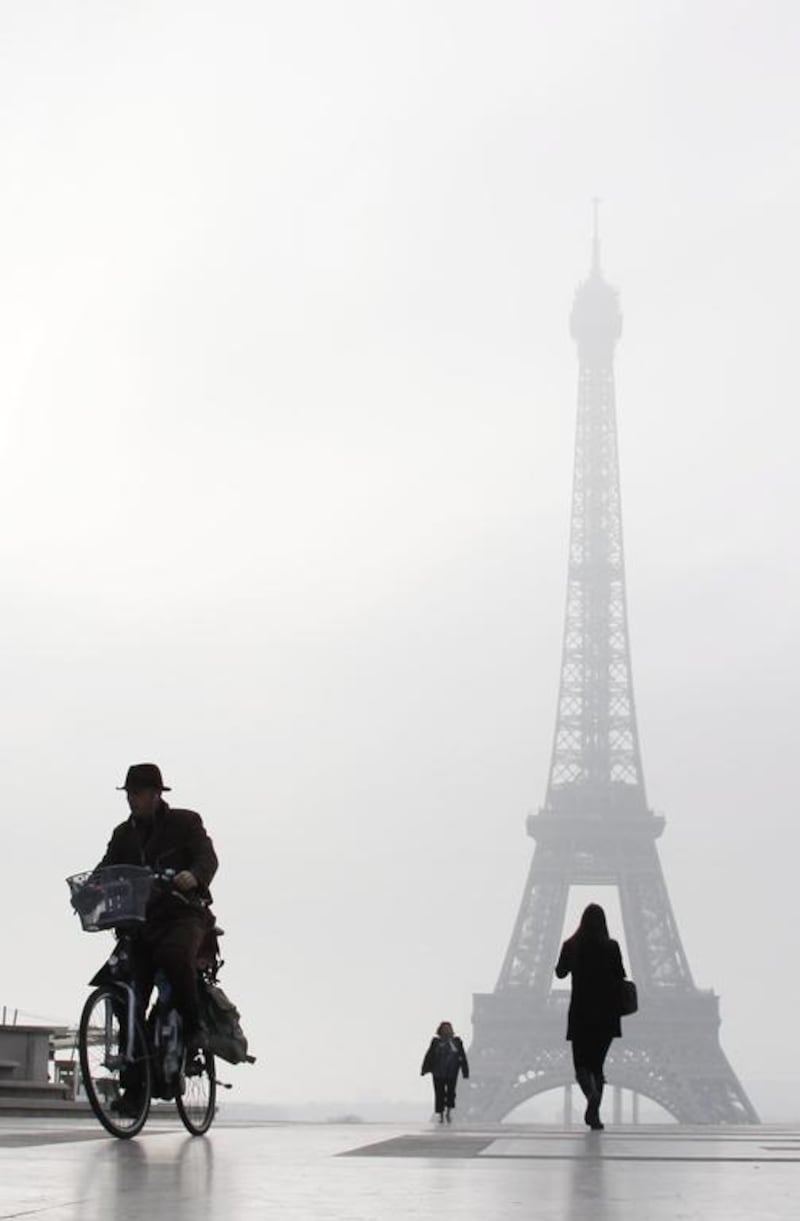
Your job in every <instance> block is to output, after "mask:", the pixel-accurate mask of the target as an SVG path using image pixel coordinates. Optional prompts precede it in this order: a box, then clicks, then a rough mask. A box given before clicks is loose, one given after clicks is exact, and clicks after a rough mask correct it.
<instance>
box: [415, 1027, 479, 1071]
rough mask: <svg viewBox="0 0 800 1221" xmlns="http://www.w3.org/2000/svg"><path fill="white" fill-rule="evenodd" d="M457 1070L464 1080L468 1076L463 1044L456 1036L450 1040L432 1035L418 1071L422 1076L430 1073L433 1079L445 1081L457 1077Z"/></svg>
mask: <svg viewBox="0 0 800 1221" xmlns="http://www.w3.org/2000/svg"><path fill="white" fill-rule="evenodd" d="M459 1069H461V1073H462V1075H463V1076H464V1078H467V1077H468V1076H469V1065H468V1064H467V1056H466V1053H465V1051H464V1044H463V1043H462V1042H461V1040H460V1039H459V1037H458V1035H453V1037H452V1039H443V1038H441V1037H440V1036H439V1035H438V1034H437V1035H434V1036H433V1038H432V1039H431V1045H430V1047H429V1048H428V1050H427V1051H426V1052H425V1059H424V1060H423V1061H422V1069H421V1070H420V1071H421V1073H422V1076H424V1075H425V1073H432V1074H433V1076H434V1077H441V1078H444V1079H447V1078H448V1077H457V1076H458V1070H459Z"/></svg>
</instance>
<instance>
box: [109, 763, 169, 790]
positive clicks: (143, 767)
mask: <svg viewBox="0 0 800 1221" xmlns="http://www.w3.org/2000/svg"><path fill="white" fill-rule="evenodd" d="M117 788H118V790H119V792H122V790H123V789H126V790H128V789H133V791H134V792H135V791H136V790H137V789H158V790H159V792H161V793H169V792H171V791H172V790H171V789H170V787H169V785H168V784H165V783H164V781H163V780H162V779H161V768H160V767H158V766H157V765H156V764H155V763H132V764H131V766H130V767H129V768H128V773H127V775H126V777H125V783H124V784H120V785H118V786H117Z"/></svg>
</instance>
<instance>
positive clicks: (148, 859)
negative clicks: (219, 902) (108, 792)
mask: <svg viewBox="0 0 800 1221" xmlns="http://www.w3.org/2000/svg"><path fill="white" fill-rule="evenodd" d="M217 864H218V862H217V854H216V852H215V851H214V845H213V844H212V842H211V838H210V836H209V835H208V833H207V831H206V829H205V827H204V826H203V820H202V818H201V817H200V815H199V814H195V812H194V810H173V809H171V808H170V806H168V805H167V803H166V801H162V802H161V804H160V806H159V807H158V809H157V810H156V812H155V814H154V815H153V818H152V821H151V820H150V819H135V818H134V817H133V815H131V816H130V818H126V819H125V821H124V822H121V823H120V824H119V826H117V827H115V828H114V831H113V833H112V836H111V839H110V840H109V842H108V847H107V848H106V852H105V856H104V857H103V859H102V861H101V862H100V865H101V866H104V865H149V866H150V868H151V869H174V870H175V872H176V873H181V872H182V870H184V869H188V870H190V871H191V872H192V873H193V874H194V876H195V877H196V878H197V883H198V885H197V890H196V891H191V892H190V894H189V896H187V897H189V898H191V897H192V896H195V897H197V898H199V899H202V900H204V901H205V902H206V903H210V902H211V893H210V891H209V889H208V888H209V885H210V883H211V879H212V878H213V877H214V874H215V873H216V872H217ZM181 908H182V909H183V910H184V911H185V910H186V907H185V904H182V903H181V900H180V899H177V898H175V897H173V896H171V895H168V894H167V895H156V896H155V897H154V899H153V900H152V901H151V906H150V907H149V908H148V918H149V919H160V918H165V919H169V918H170V917H171V915H173V914H177V913H178V912H179V911H180V910H181Z"/></svg>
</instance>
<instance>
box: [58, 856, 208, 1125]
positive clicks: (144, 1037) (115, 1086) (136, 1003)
mask: <svg viewBox="0 0 800 1221" xmlns="http://www.w3.org/2000/svg"><path fill="white" fill-rule="evenodd" d="M174 876H175V875H174V872H173V871H172V870H166V871H164V872H155V871H153V870H151V869H148V868H146V867H144V866H138V865H113V866H109V867H105V868H102V869H95V870H93V871H92V872H90V873H79V874H74V875H73V876H72V877H70V878H67V884H68V886H69V888H70V892H71V902H72V906H73V907H74V909H75V910H76V911H77V913H78V915H79V916H80V919H81V925H82V927H83V929H84V930H85V931H86V932H91V933H93V932H100V931H102V930H107V929H112V930H114V932H115V933H116V935H117V943H116V946H115V947H114V950H113V951H112V953H111V956H110V957H109V959H108V961H107V962H106V963H105V965H104V966H103V967H102V968H101V969H100V971H98V973H97V975H96V976H95V977H94V978H93V979H92V981H91V982H92V983H97V985H98V986H97V987H96V988H95V990H94V991H93V992H92V993H91V995H90V996H89V997H88V999H87V1001H86V1003H85V1005H84V1007H83V1012H82V1013H81V1020H80V1026H79V1033H78V1055H79V1060H80V1066H81V1075H82V1078H83V1085H84V1088H85V1090H86V1095H87V1097H88V1099H89V1104H90V1106H91V1108H92V1110H93V1111H94V1114H95V1115H96V1117H97V1118H98V1120H99V1121H100V1123H101V1124H102V1125H103V1127H104V1128H105V1129H106V1131H108V1132H110V1133H111V1135H112V1136H117V1137H119V1138H121V1139H126V1138H129V1137H131V1136H136V1135H137V1134H138V1133H139V1132H141V1130H142V1128H143V1127H144V1125H145V1123H146V1122H147V1117H148V1115H149V1114H150V1107H151V1103H152V1100H153V1099H154V1098H159V1099H165V1100H171V1099H174V1101H175V1105H176V1107H177V1110H178V1115H179V1116H180V1118H181V1121H182V1123H183V1125H184V1127H185V1128H186V1129H187V1130H188V1131H189V1132H190V1133H191V1134H192V1135H193V1136H202V1135H203V1134H204V1133H205V1132H207V1131H208V1129H209V1128H210V1127H211V1124H212V1123H213V1122H214V1116H215V1113H216V1099H217V1085H218V1084H221V1083H219V1082H218V1081H217V1079H216V1076H215V1063H214V1056H213V1055H212V1054H211V1053H210V1052H209V1051H207V1050H204V1049H198V1050H197V1051H193V1052H192V1053H191V1055H188V1054H187V1051H186V1048H185V1046H184V1042H183V1037H182V1030H181V1025H182V1023H181V1017H180V1014H179V1013H178V1011H177V1010H176V1009H175V1008H174V1007H173V1006H172V1005H171V1004H170V985H169V981H168V980H167V978H166V976H165V975H164V973H163V971H161V970H158V971H157V972H156V976H155V987H156V989H157V995H156V999H155V1000H154V1002H153V1004H152V1006H151V1008H150V1011H149V1013H148V1014H147V1016H146V1018H145V1020H144V1021H143V1020H142V1017H143V1014H144V1003H140V1000H142V999H143V1001H144V1002H146V1000H147V998H146V997H145V998H140V997H139V996H138V994H137V991H136V984H135V981H134V978H133V974H132V966H131V964H132V954H133V947H134V943H135V939H136V936H137V930H138V929H139V928H140V927H141V925H142V924H143V923H144V921H145V918H146V917H145V911H146V908H147V903H148V900H149V899H150V896H151V894H152V892H153V888H154V887H155V886H159V885H160V886H166V887H170V882H171V880H172V878H173V877H174ZM170 889H171V888H170ZM172 893H177V892H175V891H172ZM218 931H221V930H215V932H218ZM220 965H221V964H220V962H219V958H218V955H217V952H216V937H215V938H214V948H213V951H212V952H211V953H210V955H209V956H208V957H207V958H205V959H204V960H203V961H202V962H201V965H200V967H199V975H200V981H201V985H202V981H205V982H208V983H213V982H215V980H216V976H217V971H218V969H219V966H220Z"/></svg>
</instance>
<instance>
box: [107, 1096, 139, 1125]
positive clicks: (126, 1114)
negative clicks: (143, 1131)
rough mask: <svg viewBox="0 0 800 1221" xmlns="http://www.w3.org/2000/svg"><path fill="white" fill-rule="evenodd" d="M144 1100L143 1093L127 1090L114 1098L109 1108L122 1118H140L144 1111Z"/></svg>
mask: <svg viewBox="0 0 800 1221" xmlns="http://www.w3.org/2000/svg"><path fill="white" fill-rule="evenodd" d="M142 1101H143V1100H142V1095H141V1094H135V1093H132V1092H131V1091H130V1090H126V1091H125V1093H124V1094H119V1095H118V1096H117V1097H116V1098H112V1100H111V1102H110V1103H109V1106H108V1109H109V1111H111V1112H112V1113H113V1114H114V1115H118V1116H119V1118H120V1119H138V1118H139V1116H140V1115H141V1113H142Z"/></svg>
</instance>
